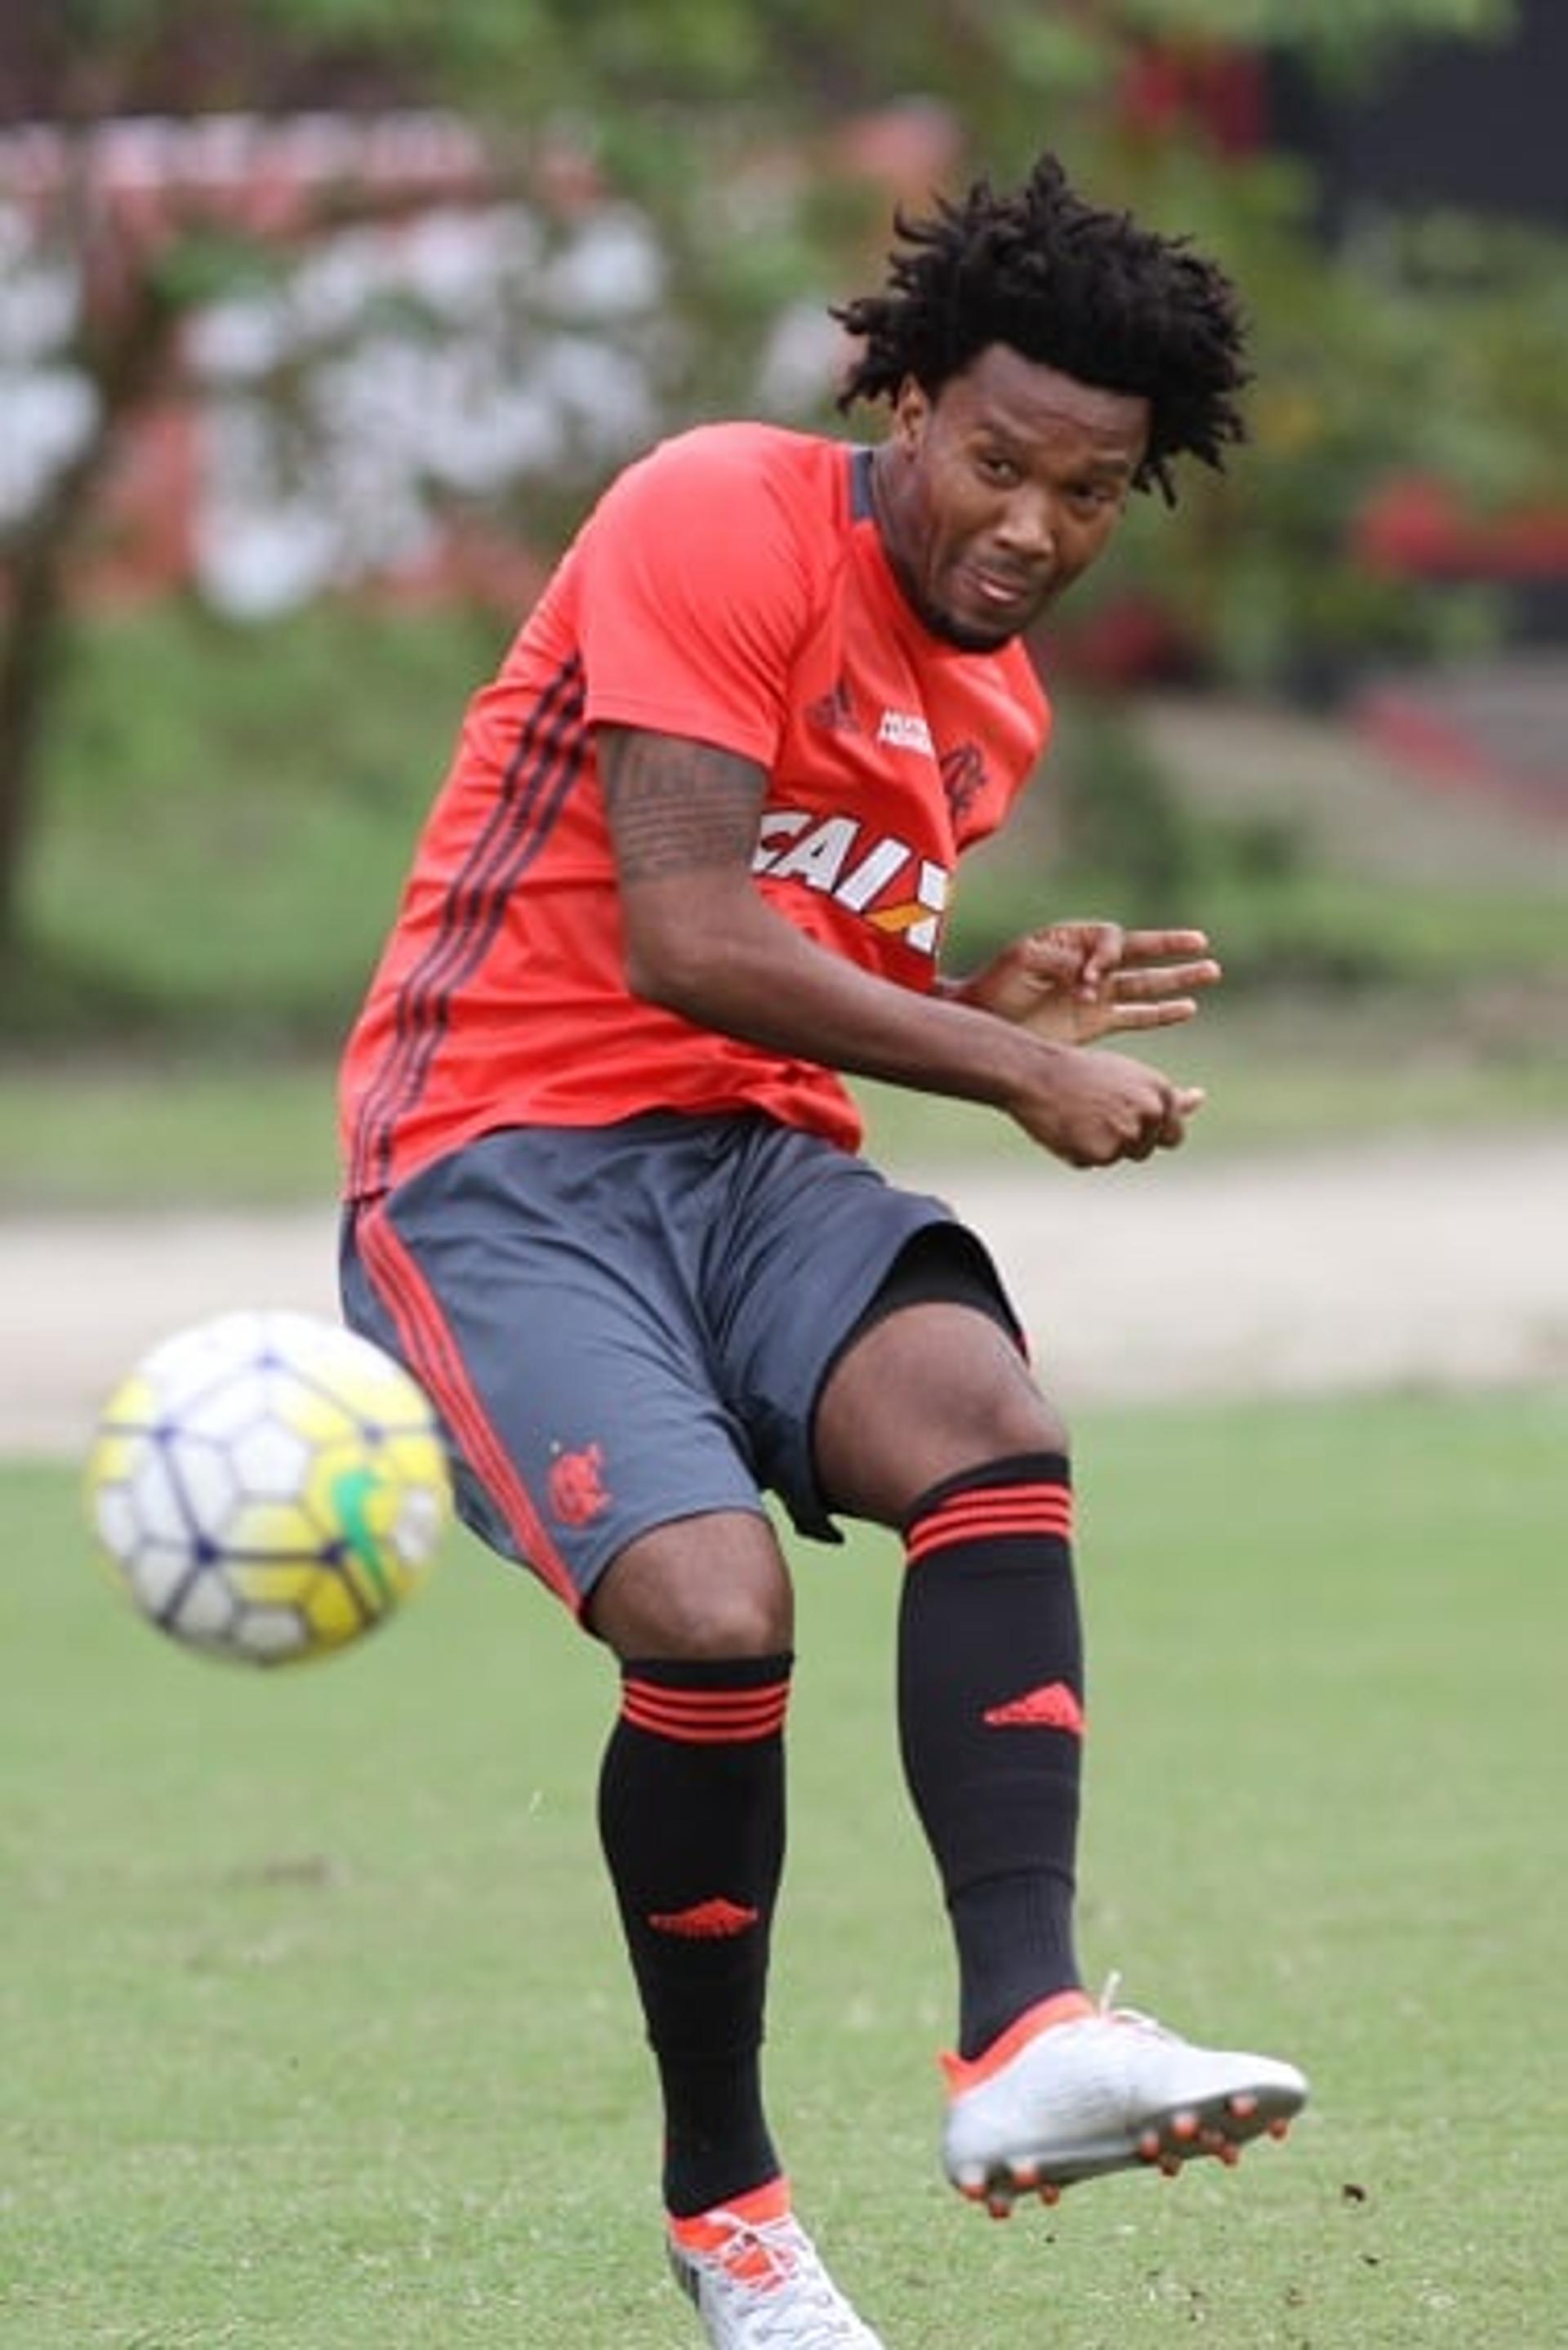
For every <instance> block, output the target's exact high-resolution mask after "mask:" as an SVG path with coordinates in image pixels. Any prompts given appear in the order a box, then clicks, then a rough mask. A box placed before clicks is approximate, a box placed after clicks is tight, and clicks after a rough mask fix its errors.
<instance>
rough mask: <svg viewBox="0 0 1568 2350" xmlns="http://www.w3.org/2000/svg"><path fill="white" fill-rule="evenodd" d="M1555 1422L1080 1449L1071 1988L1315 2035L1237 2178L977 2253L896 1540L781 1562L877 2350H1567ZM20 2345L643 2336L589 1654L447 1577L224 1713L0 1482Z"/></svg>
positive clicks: (782, 1953)
mask: <svg viewBox="0 0 1568 2350" xmlns="http://www.w3.org/2000/svg"><path fill="white" fill-rule="evenodd" d="M1565 1436H1568V1396H1565V1395H1563V1394H1560V1393H1559V1394H1552V1393H1545V1394H1536V1395H1530V1394H1521V1395H1512V1396H1507V1397H1498V1398H1492V1399H1471V1400H1460V1399H1443V1400H1436V1399H1422V1398H1417V1397H1405V1398H1392V1399H1384V1400H1380V1401H1376V1402H1356V1403H1354V1404H1352V1403H1322V1404H1315V1403H1314V1404H1313V1405H1310V1406H1306V1405H1303V1406H1293V1407H1289V1408H1284V1407H1263V1406H1259V1407H1254V1408H1249V1409H1235V1410H1228V1411H1223V1412H1218V1411H1200V1410H1197V1409H1191V1410H1188V1409H1183V1410H1181V1411H1171V1412H1162V1413H1134V1412H1130V1411H1126V1412H1123V1411H1118V1412H1110V1411H1106V1412H1101V1413H1098V1414H1096V1415H1094V1416H1092V1417H1086V1418H1085V1424H1084V1426H1083V1428H1082V1430H1080V1436H1079V1443H1078V1457H1079V1466H1080V1476H1081V1482H1082V1484H1083V1487H1084V1489H1085V1537H1084V1557H1085V1596H1086V1605H1087V1610H1088V1617H1089V1624H1090V1631H1091V1639H1092V1655H1093V1660H1094V1661H1093V1672H1092V1684H1091V1721H1092V1739H1091V1750H1090V1751H1091V1782H1090V1787H1091V1793H1090V1801H1089V1807H1088V1817H1087V1831H1086V1852H1085V1897H1084V1913H1083V1939H1084V1942H1085V1957H1086V1959H1087V1960H1088V1962H1089V1963H1090V1965H1091V1966H1092V1967H1093V1968H1095V1969H1096V1970H1099V1969H1105V1968H1109V1967H1111V1966H1116V1965H1119V1966H1122V1967H1123V1968H1125V1969H1126V1970H1127V1981H1126V1984H1125V1992H1126V1995H1127V1997H1129V1998H1130V1999H1132V2000H1133V2001H1134V2002H1142V2003H1147V2005H1149V2006H1151V2007H1155V2008H1157V2009H1160V2010H1163V2011H1165V2012H1168V2014H1169V2015H1170V2016H1171V2018H1172V2019H1173V2020H1174V2021H1177V2022H1182V2023H1185V2024H1187V2025H1189V2026H1190V2027H1194V2028H1199V2029H1202V2030H1207V2031H1211V2032H1218V2033H1221V2034H1225V2035H1231V2034H1235V2035H1239V2036H1241V2038H1242V2039H1243V2043H1245V2042H1246V2041H1248V2040H1251V2042H1252V2043H1253V2044H1255V2045H1261V2046H1265V2047H1276V2046H1277V2047H1278V2048H1279V2049H1281V2050H1282V2052H1286V2053H1290V2054H1295V2055H1298V2056H1299V2057H1300V2058H1301V2060H1302V2061H1303V2063H1304V2064H1306V2065H1307V2066H1308V2068H1309V2069H1310V2071H1311V2072H1312V2074H1314V2085H1315V2090H1316V2097H1315V2103H1314V2107H1313V2109H1312V2111H1311V2113H1310V2114H1309V2116H1307V2118H1306V2119H1305V2120H1304V2121H1303V2125H1302V2126H1301V2127H1300V2128H1299V2129H1298V2130H1297V2132H1296V2133H1295V2134H1294V2136H1293V2138H1292V2139H1291V2141H1290V2142H1289V2143H1288V2145H1286V2146H1285V2147H1272V2146H1270V2147H1264V2148H1262V2150H1260V2151H1257V2152H1255V2153H1253V2154H1252V2155H1251V2156H1250V2157H1249V2158H1248V2160H1247V2161H1246V2163H1245V2164H1244V2165H1243V2167H1242V2168H1241V2172H1240V2173H1239V2174H1237V2175H1234V2176H1232V2175H1230V2174H1226V2173H1221V2172H1220V2171H1219V2170H1217V2169H1216V2170H1213V2171H1212V2172H1210V2169H1208V2168H1204V2169H1202V2170H1199V2171H1196V2172H1193V2173H1192V2174H1190V2175H1189V2176H1187V2177H1186V2178H1183V2179H1182V2180H1181V2181H1180V2182H1179V2183H1177V2184H1174V2185H1166V2184H1164V2183H1162V2182H1159V2181H1157V2180H1152V2179H1149V2178H1125V2179H1118V2180H1115V2181H1106V2182H1104V2183H1103V2184H1101V2185H1098V2186H1096V2187H1094V2188H1086V2189H1080V2190H1075V2192H1074V2193H1073V2194H1071V2195H1069V2196H1068V2198H1067V2199H1065V2201H1064V2203H1063V2205H1062V2206H1061V2208H1060V2209H1059V2210H1057V2211H1056V2212H1054V2213H1052V2214H1049V2215H1048V2214H1046V2213H1044V2212H1043V2211H1040V2210H1033V2211H1030V2212H1027V2213H1020V2214H1019V2216H1017V2217H1016V2218H1015V2219H1014V2220H1013V2221H1012V2224H1011V2225H1010V2226H1009V2227H1006V2228H999V2227H993V2226H992V2225H991V2224H990V2223H989V2222H987V2221H986V2220H983V2219H981V2218H980V2217H979V2216H977V2215H976V2214H974V2213H971V2212H970V2211H969V2210H966V2209H964V2208H963V2207H962V2206H961V2205H960V2204H959V2203H958V2202H957V2200H956V2199H954V2198H952V2197H951V2196H950V2194H949V2193H948V2191H947V2190H946V2189H943V2187H942V2186H941V2184H940V2180H939V2179H938V2178H937V2175H936V2171H935V2167H934V2159H933V2134H934V2125H935V2120H936V2098H937V2082H936V2076H935V2074H934V2072H933V2070H932V2068H931V2064H930V2055H931V2052H932V2051H933V2050H934V2049H935V2047H936V2046H938V2045H939V2044H940V2043H941V2042H942V2041H943V2040H944V2038H945V2037H946V2035H947V2033H948V2030H949V2011H950V1983H949V1970H948V1965H947V1960H946V1955H945V1950H944V1947H943V1938H942V1934H941V1931H940V1927H939V1923H938V1918H937V1910H936V1904H935V1901H934V1898H933V1895H932V1889H931V1886H930V1882H929V1866H928V1864H927V1862H926V1859H925V1857H924V1855H923V1853H922V1851H921V1849H920V1847H919V1844H918V1841H917V1838H916V1836H915V1835H914V1832H913V1830H912V1828H911V1826H910V1825H909V1819H908V1817H907V1815H906V1812H905V1808H904V1804H903V1800H902V1797H901V1794H900V1793H899V1790H898V1783H897V1777H896V1773H895V1770H894V1768H893V1764H892V1761H891V1720H890V1711H889V1657H888V1650H889V1639H890V1629H891V1622H892V1610H893V1605H894V1590H895V1577H896V1573H897V1566H896V1560H895V1555H894V1553H893V1549H892V1545H891V1544H890V1543H889V1542H888V1539H887V1538H885V1537H874V1538H867V1539H865V1540H862V1541H860V1542H858V1543H857V1544H855V1545H854V1546H853V1547H852V1548H851V1549H850V1550H849V1551H848V1552H846V1553H844V1554H836V1553H826V1552H820V1551H807V1552H805V1553H803V1555H802V1558H801V1580H802V1586H803V1599H802V1606H803V1621H802V1632H801V1650H802V1661H801V1666H800V1672H799V1682H798V1695H797V1701H796V1708H795V1715H794V1735H793V1754H794V1814H793V1826H792V1860H791V1873H790V1884H789V1888H788V1897H787V1900H786V1905H785V1912H784V1921H783V1925H782V1929H781V1935H780V1947H779V1956H778V1983H777V1999H776V2008H775V2016H774V2036H773V2042H772V2054H771V2080H772V2090H773V2098H774V2106H775V2108H776V2118H777V2121H778V2125H779V2128H780V2131H781V2134H782V2136H783V2138H784V2144H785V2147H786V2149H787V2153H788V2157H789V2159H790V2161H791V2164H792V2168H794V2173H795V2176H796V2181H797V2187H798V2190H799V2194H800V2199H801V2201H802V2204H803V2208H804V2209H805V2212H806V2214H807V2216H808V2218H809V2219H810V2220H811V2221H812V2222H813V2224H814V2225H815V2227H816V2229H817V2230H818V2232H819V2234H820V2235H821V2237H822V2238H823V2240H824V2241H825V2243H826V2246H827V2247H828V2249H829V2251H830V2253H831V2256H832V2257H833V2259H834V2262H835V2264H836V2267H837V2268H838V2269H839V2271H840V2272H842V2274H843V2277H844V2279H845V2281H846V2283H848V2284H850V2285H851V2286H852V2287H853V2289H854V2291H855V2293H856V2294H857V2298H859V2299H860V2301H861V2302H862V2303H864V2306H865V2308H866V2310H867V2314H870V2315H872V2316H873V2317H874V2318H875V2319H876V2321H877V2324H879V2325H880V2326H881V2327H882V2328H883V2330H884V2331H885V2332H886V2334H887V2337H888V2342H889V2344H890V2345H894V2350H992V2345H998V2350H1000V2345H1015V2344H1028V2345H1031V2350H1033V2345H1036V2344H1044V2343H1046V2342H1049V2343H1050V2344H1051V2345H1052V2350H1112V2345H1115V2350H1124V2346H1125V2345H1132V2350H1136V2346H1137V2345H1151V2350H1152V2345H1168V2344H1169V2343H1170V2342H1172V2341H1173V2340H1175V2339H1178V2338H1179V2339H1181V2340H1188V2339H1190V2338H1192V2337H1193V2329H1194V2328H1195V2327H1196V2326H1199V2325H1201V2326H1204V2327H1206V2328H1207V2329H1208V2335H1207V2338H1209V2339H1211V2340H1214V2341H1216V2342H1222V2343H1224V2344H1225V2345H1227V2350H1265V2345H1267V2350H1307V2345H1313V2350H1324V2345H1350V2344H1355V2345H1357V2346H1358V2350H1360V2345H1430V2344H1443V2343H1453V2344H1455V2345H1459V2344H1463V2345H1467V2350H1469V2345H1478V2344H1491V2343H1503V2342H1506V2343H1510V2344H1518V2345H1529V2350H1534V2345H1542V2350H1544V2345H1546V2344H1547V2343H1549V2342H1554V2341H1560V2340H1562V2339H1563V2338H1564V2336H1565V2334H1568V2289H1565V2288H1564V2286H1563V2282H1562V2279H1561V2271H1560V2267H1559V2266H1558V2265H1557V2264H1556V2260H1555V2255H1556V2249H1557V2245H1558V2241H1559V2237H1560V2213H1559V2211H1558V2209H1557V2195H1556V2186H1555V2182H1556V2180H1557V2179H1558V2178H1560V2168H1559V2158H1560V2151H1561V2126H1562V2106H1561V2095H1560V2092H1557V2091H1554V2090H1553V2088H1552V2071H1551V2067H1552V2064H1553V2062H1554V2056H1553V2053H1552V2052H1553V2050H1554V2045H1555V2043H1554V2039H1553V2029H1552V2018H1553V2016H1554V2015H1555V2013H1556V2012H1557V2002H1558V1999H1559V1995H1560V1985H1559V1978H1560V1973H1561V1950H1562V1943H1563V1928H1564V1923H1565V1920H1564V1918H1563V1869H1562V1831H1561V1765H1562V1733H1561V1721H1562V1707H1561V1664H1562V1657H1563V1648H1564V1635H1565V1634H1568V1589H1565V1586H1564V1584H1563V1576H1562V1574H1561V1565H1562V1559H1561V1552H1562V1529H1563V1523H1564V1517H1565V1507H1564V1504H1565V1502H1568V1472H1565V1471H1564V1468H1563V1461H1564V1457H1565V1454H1564V1438H1565ZM0 1555H4V1556H5V1560H6V1574H5V1581H4V1584H3V1585H0V1644H3V1647H4V1652H5V1657H6V1660H7V1675H6V1680H7V1689H6V1699H5V1706H4V1708H3V1709H0V1788H3V1789H4V1795H3V1797H0V1915H3V1916H4V1918H5V1968H4V1970H0V2041H3V2044H4V2046H5V2097H4V2100H3V2103H0V2199H3V2209H0V2338H3V2339H5V2341H6V2342H7V2343H10V2342H13V2341H14V2342H16V2344H17V2345H19V2350H99V2345H101V2346H102V2350H109V2345H115V2350H184V2345H190V2346H191V2350H197V2345H200V2350H212V2345H229V2344H234V2345H247V2350H249V2345H254V2350H269V2345H276V2350H341V2345H344V2344H346V2343H370V2342H374V2343H375V2344H376V2345H378V2350H416V2345H418V2350H424V2345H429V2350H449V2345H450V2350H462V2345H492V2344H493V2345H497V2350H500V2346H501V2345H507V2350H514V2345H518V2344H527V2345H541V2350H556V2345H560V2350H625V2345H627V2344H628V2343H635V2344H636V2345H638V2350H678V2345H683V2344H684V2345H690V2344H691V2341H692V2339H693V2334H692V2329H691V2324H690V2323H689V2321H688V2319H687V2318H686V2316H685V2315H684V2314H683V2313H682V2311H681V2308H680V2303H679V2302H678V2301H677V2299H676V2297H675V2296H674V2295H673V2294H672V2293H670V2289H669V2287H668V2285H667V2284H666V2283H665V2282H664V2281H663V2279H662V2277H661V2274H660V2272H659V2260H658V2249H657V2231H658V2214H657V2203H656V2196H655V2189H654V2183H653V2176H654V2165H655V2138H656V2132H655V2129H654V2126H653V2123H652V2119H651V2113H650V2106H649V2067H648V2060H647V2057H646V2054H645V2052H644V2051H643V2050H642V2049H641V2047H640V2045H639V2041H638V2034H637V2030H636V2026H635V2024H634V2022H633V2017H632V2011H631V2005H630V2000H629V1995H628V1990H627V1987H626V1984H625V1981H624V1980H623V1975H622V1968H621V1962H620V1959H619V1955H618V1949H617V1947H616V1944H615V1938H614V1929H613V1925H612V1918H611V1912H610V1908H609V1903H608V1898H607V1894H606V1892H605V1891H604V1889H603V1887H602V1885H601V1881H600V1873H599V1866H598V1861H597V1846H596V1844H595V1837H594V1830H593V1821H592V1779H593V1773H594V1770H595V1765H596V1757H597V1748H598V1745H599V1742H600V1738H601V1734H602V1731H603V1728H604V1726H605V1723H606V1721H607V1718H608V1713H609V1710H610V1706H611V1703H612V1687H611V1679H610V1676H609V1673H608V1671H607V1667H606V1664H605V1661H604V1660H603V1659H601V1658H600V1657H599V1656H598V1655H597V1653H596V1652H595V1651H593V1650H592V1649H591V1648H589V1646H588V1645H587V1643H586V1642H584V1641H582V1640H580V1639H579V1638H578V1636H577V1635H576V1634H575V1633H574V1632H573V1631H571V1629H570V1628H569V1627H567V1625H566V1622H565V1621H564V1619H563V1618H561V1617H559V1615H558V1613H557V1612H556V1609H555V1608H554V1607H553V1605H552V1603H550V1602H549V1601H547V1600H546V1599H545V1597H544V1596H542V1595H541V1594H539V1593H538V1592H537V1591H535V1589H534V1588H533V1586H530V1585H529V1584H528V1583H527V1581H526V1580H525V1578H524V1577H522V1576H520V1575H515V1574H514V1573H512V1572H510V1571H508V1570H504V1569H502V1568H500V1567H498V1566H495V1565H492V1564H490V1563H489V1562H487V1561H486V1560H484V1559H483V1557H482V1555H480V1554H479V1553H478V1552H477V1551H476V1550H474V1549H473V1548H472V1547H470V1546H468V1545H466V1544H462V1543H459V1544H455V1545H454V1547H453V1549H452V1554H451V1555H450V1557H449V1559H448V1561H447V1562H446V1564H445V1565H444V1566H443V1568H442V1570H441V1574H440V1575H438V1576H437V1578H436V1580H435V1582H434V1584H433V1585H432V1586H431V1590H430V1592H429V1593H428V1594H427V1595H426V1596H424V1597H423V1598H421V1600H420V1601H419V1602H418V1603H417V1605H416V1606H415V1607H412V1608H411V1609H410V1613H409V1615H408V1617H407V1619H406V1620H405V1621H403V1622H400V1623H399V1624H397V1625H395V1626H393V1627H391V1628H390V1629H389V1631H388V1632H386V1633H385V1634H383V1635H381V1636H379V1638H378V1639H376V1640H374V1641H372V1642H370V1643H369V1645H368V1646H367V1648H365V1649H364V1650H363V1651H362V1652H361V1653H359V1654H358V1655H354V1656H351V1657H349V1658H347V1659H340V1660H337V1661H336V1662H334V1663H331V1664H328V1665H325V1666H322V1667H320V1668H318V1669H313V1670H306V1671H304V1672H302V1673H300V1674H298V1675H297V1676H289V1675H283V1676H279V1677H275V1678H259V1677H258V1678H255V1679H251V1678H247V1677H244V1676H240V1675H236V1674H232V1673H229V1672H227V1671H225V1670H224V1669H221V1668H217V1667H213V1666H209V1665H206V1664H204V1663H201V1662H198V1661H196V1660H194V1659H189V1658H186V1657H183V1656H181V1655H180V1654H178V1653H176V1652H175V1651H174V1650H172V1649H171V1648H166V1647H164V1646H163V1645H162V1644H161V1642H160V1641H159V1640H158V1639H157V1638H156V1637H155V1636H154V1635H152V1634H151V1633H150V1632H148V1631H146V1630H145V1629H143V1628H142V1627H140V1626H139V1625H138V1624H137V1623H135V1622H134V1620H132V1619H130V1617H127V1615H126V1614H125V1613H124V1611H123V1610H122V1608H121V1607H120V1606H119V1603H118V1602H117V1601H115V1600H114V1598H113V1597H112V1596H111V1595H109V1593H108V1592H107V1591H106V1590H105V1589H104V1588H103V1586H101V1584H100V1582H99V1579H98V1577H97V1576H96V1575H95V1574H94V1573H93V1572H92V1570H91V1568H90V1566H89V1565H88V1560H87V1556H86V1548H85V1541H84V1538H83V1536H82V1535H81V1534H80V1533H79V1532H78V1525H77V1519H76V1509H75V1497H74V1493H73V1491H72V1487H71V1481H70V1478H69V1476H68V1475H67V1472H66V1471H63V1470H57V1469H54V1468H50V1467H43V1466H41V1467H36V1468H35V1467H27V1468H23V1467H15V1466H14V1467H12V1468H11V1469H9V1470H7V1471H5V1472H4V1473H3V1474H0Z"/></svg>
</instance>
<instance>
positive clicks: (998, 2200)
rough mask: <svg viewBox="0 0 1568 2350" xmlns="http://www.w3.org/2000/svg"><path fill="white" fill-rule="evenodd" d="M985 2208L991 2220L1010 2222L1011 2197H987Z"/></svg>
mask: <svg viewBox="0 0 1568 2350" xmlns="http://www.w3.org/2000/svg"><path fill="white" fill-rule="evenodd" d="M985 2208H986V2210H988V2211H989V2212H990V2214H991V2216H992V2219H993V2220H1011V2219H1012V2196H1011V2195H988V2196H987V2197H986V2199H985Z"/></svg>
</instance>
